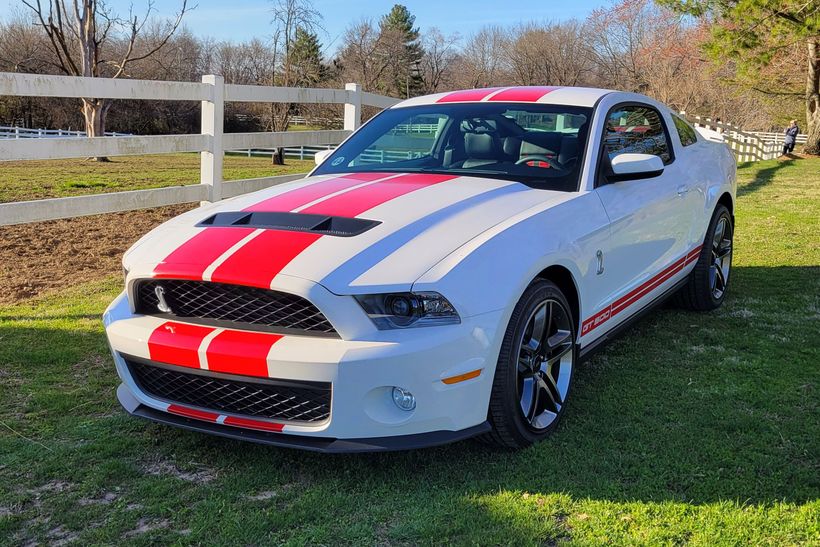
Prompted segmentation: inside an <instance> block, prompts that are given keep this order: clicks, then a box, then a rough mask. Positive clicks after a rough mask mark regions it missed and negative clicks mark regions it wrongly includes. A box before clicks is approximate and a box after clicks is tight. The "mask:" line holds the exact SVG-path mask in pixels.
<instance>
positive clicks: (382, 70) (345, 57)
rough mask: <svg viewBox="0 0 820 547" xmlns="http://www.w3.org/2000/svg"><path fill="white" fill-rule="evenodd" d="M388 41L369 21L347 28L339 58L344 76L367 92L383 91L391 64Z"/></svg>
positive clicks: (364, 20) (362, 21)
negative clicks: (386, 50)
mask: <svg viewBox="0 0 820 547" xmlns="http://www.w3.org/2000/svg"><path fill="white" fill-rule="evenodd" d="M385 40H386V37H384V36H383V35H382V34H381V32H380V31H379V28H378V26H376V25H375V24H374V23H373V21H372V20H370V19H363V20H361V21H359V22H358V23H355V24H354V25H352V26H350V27H348V29H347V31H346V32H345V37H344V45H343V46H342V49H341V53H340V54H339V58H338V63H339V64H340V65H341V66H340V68H341V73H342V76H343V77H344V78H345V79H347V80H348V81H352V82H358V83H359V84H361V86H362V87H363V88H364V89H365V90H367V91H383V89H382V81H383V79H384V76H385V74H386V73H387V70H388V68H389V67H390V63H391V59H390V58H389V55H388V54H386V53H385V46H384V42H385Z"/></svg>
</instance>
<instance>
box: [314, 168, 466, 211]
mask: <svg viewBox="0 0 820 547" xmlns="http://www.w3.org/2000/svg"><path fill="white" fill-rule="evenodd" d="M454 178H456V175H437V174H432V173H431V174H426V173H425V174H419V175H415V174H414V175H406V176H403V177H398V178H395V179H389V180H385V181H382V182H377V183H375V184H370V185H368V186H363V187H361V188H357V189H355V190H351V191H350V192H345V193H344V194H339V195H338V196H334V197H332V198H329V199H326V200H325V201H321V202H319V203H317V204H316V205H311V206H310V207H308V208H307V209H303V210H301V211H299V212H300V213H308V214H314V215H328V216H339V217H355V216H358V215H360V214H362V213H364V212H365V211H368V210H370V209H373V208H374V207H376V206H378V205H382V204H384V203H387V202H388V201H391V200H393V199H396V198H398V197H401V196H403V195H405V194H409V193H410V192H415V191H416V190H421V189H422V188H427V187H428V186H433V185H434V184H439V183H441V182H446V181H448V180H453V179H454Z"/></svg>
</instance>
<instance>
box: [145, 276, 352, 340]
mask: <svg viewBox="0 0 820 547" xmlns="http://www.w3.org/2000/svg"><path fill="white" fill-rule="evenodd" d="M157 287H162V292H163V297H164V298H165V301H166V303H167V304H168V306H170V308H171V310H172V311H171V315H173V316H176V317H180V318H188V319H208V320H213V321H226V322H229V323H241V325H240V326H241V327H242V328H253V327H249V326H250V325H253V326H256V327H262V328H269V329H293V330H299V331H308V332H314V333H320V334H335V333H336V330H335V329H334V328H333V326H332V325H331V324H330V323H329V322H328V320H327V318H326V317H325V316H324V314H322V312H320V311H319V310H318V309H317V308H316V306H314V305H313V304H311V303H310V302H308V301H307V300H305V299H304V298H302V297H301V296H297V295H295V294H288V293H283V292H278V291H272V290H267V289H259V288H255V287H244V286H242V285H229V284H226V283H210V282H208V281H184V280H178V279H162V280H157V279H154V280H150V281H141V282H139V284H138V285H137V289H136V299H137V302H136V306H135V307H136V310H137V313H143V314H147V315H157V314H162V313H163V312H162V311H161V310H160V309H159V307H158V305H159V297H158V296H157ZM165 315H167V314H165Z"/></svg>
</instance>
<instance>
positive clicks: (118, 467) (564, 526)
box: [0, 160, 820, 546]
mask: <svg viewBox="0 0 820 547" xmlns="http://www.w3.org/2000/svg"><path fill="white" fill-rule="evenodd" d="M819 219H820V160H793V161H787V162H783V163H780V162H776V161H770V162H763V163H758V164H753V165H748V166H744V167H743V168H742V169H741V186H740V192H739V203H738V210H737V236H736V254H735V269H734V271H733V274H732V286H731V289H730V295H729V297H728V299H727V301H726V303H725V305H724V306H723V307H722V308H721V309H720V310H718V311H716V312H713V313H706V314H699V313H691V312H684V311H681V310H677V309H671V308H665V309H662V310H660V311H657V312H655V313H653V314H651V315H649V316H648V317H647V318H646V319H644V320H643V321H642V322H641V323H639V324H638V325H637V326H636V327H635V328H634V329H632V330H631V331H629V332H628V333H627V335H626V336H625V337H623V338H621V339H620V340H619V341H617V342H616V343H614V344H612V345H611V346H609V347H608V349H606V350H605V351H604V352H603V353H600V354H598V356H596V357H595V358H594V359H593V360H592V361H590V362H588V363H586V364H585V365H584V366H582V367H581V368H580V369H579V370H578V372H577V374H578V376H577V383H576V384H575V391H574V398H573V400H572V402H571V404H570V406H569V407H568V412H567V414H566V416H565V418H564V421H563V422H562V423H561V425H560V426H559V428H558V430H557V431H556V433H555V434H554V435H553V436H552V437H551V438H550V439H549V440H548V441H546V442H544V443H541V444H540V445H537V446H534V447H532V448H530V449H527V450H524V451H522V452H518V453H508V452H499V451H495V450H491V449H489V448H486V447H483V446H481V445H478V444H476V443H472V442H464V443H459V444H456V445H451V446H447V447H442V448H435V449H429V450H423V451H415V452H407V453H393V454H375V455H336V456H329V455H317V454H311V453H304V452H298V451H292V450H284V449H277V448H272V447H263V446H256V445H251V444H243V443H239V442H234V441H228V440H222V439H218V438H213V437H208V436H205V435H199V434H194V433H188V432H184V431H180V430H177V429H173V428H169V427H163V426H158V425H153V424H149V423H146V422H144V421H141V420H137V419H133V418H129V417H127V416H126V415H125V414H124V412H123V411H121V410H120V409H119V407H118V405H117V403H116V401H115V395H114V390H115V387H116V385H117V383H118V382H117V378H116V376H115V373H114V367H113V364H112V363H111V360H110V358H109V356H108V353H107V348H106V343H105V339H104V336H103V331H102V326H101V324H100V314H101V313H102V311H103V309H104V307H105V305H106V304H107V303H108V302H109V301H110V300H111V299H112V298H113V297H114V296H115V295H116V294H117V292H118V291H119V290H120V280H119V279H116V278H112V279H109V280H104V281H100V282H97V283H94V284H89V285H85V286H81V287H75V288H73V289H71V290H67V291H65V292H63V293H60V294H57V295H52V296H49V297H47V298H44V299H39V300H35V301H31V302H28V303H24V304H19V305H15V306H7V307H0V543H2V544H6V545H18V544H25V543H29V542H36V541H39V542H60V541H66V540H76V541H77V542H78V543H82V544H88V543H112V542H119V541H122V540H127V541H129V542H132V543H134V544H144V545H148V544H156V543H162V544H168V543H176V544H189V543H209V544H210V543H219V544H230V545H237V544H267V543H276V544H279V543H287V544H302V543H311V544H328V545H336V544H369V545H374V544H440V543H456V544H477V543H482V544H515V545H522V544H523V545H554V544H556V543H559V542H564V541H568V542H571V543H574V544H581V545H588V544H605V543H618V544H647V545H649V544H651V545H655V544H669V545H676V544H682V543H686V544H692V545H737V544H752V545H777V546H780V545H797V544H802V545H807V544H813V545H818V544H820V478H819V477H820V458H819V456H820V420H818V416H819V415H820V414H818V404H817V403H818V388H819V387H820V335H819V334H818V333H819V332H820V266H818V265H820V238H819V237H818V234H820V225H819V224H820V220H819Z"/></svg>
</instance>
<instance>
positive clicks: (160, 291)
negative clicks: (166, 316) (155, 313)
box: [154, 285, 173, 313]
mask: <svg viewBox="0 0 820 547" xmlns="http://www.w3.org/2000/svg"><path fill="white" fill-rule="evenodd" d="M154 294H156V295H157V300H158V302H157V308H159V311H161V312H162V313H172V312H173V310H172V309H171V306H169V305H168V302H167V301H166V300H165V288H164V287H163V286H162V285H157V286H156V287H155V288H154Z"/></svg>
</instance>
